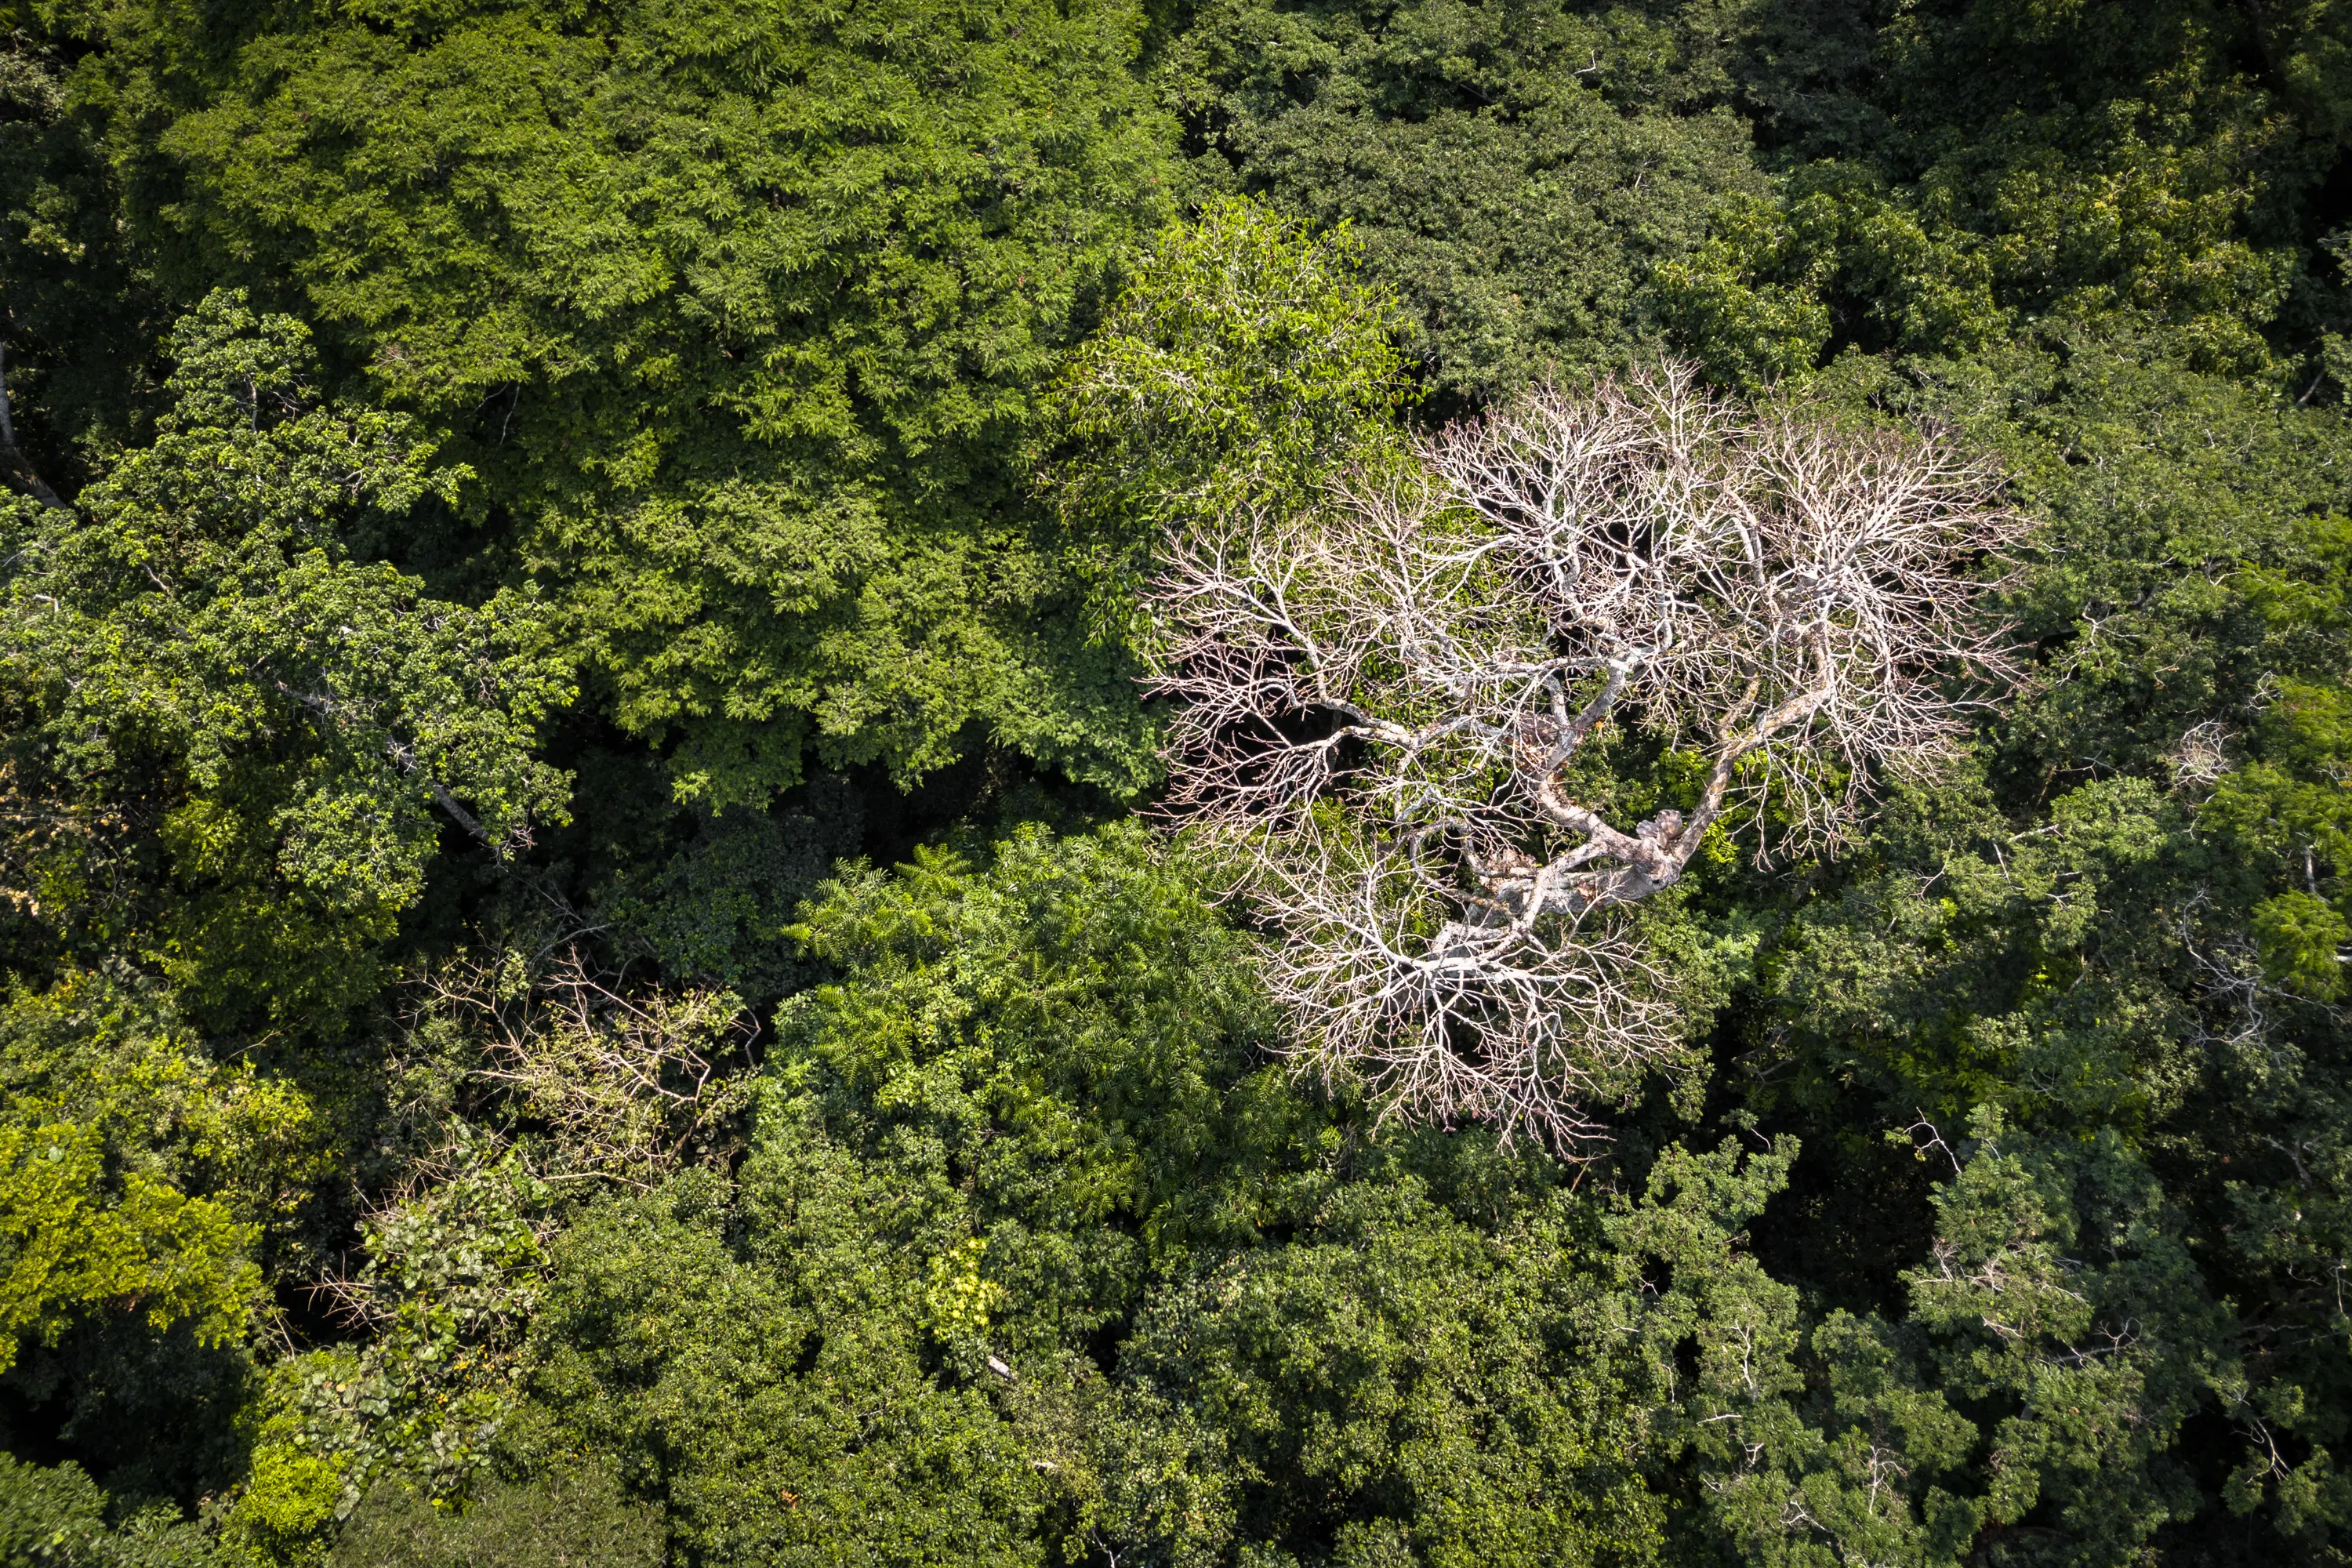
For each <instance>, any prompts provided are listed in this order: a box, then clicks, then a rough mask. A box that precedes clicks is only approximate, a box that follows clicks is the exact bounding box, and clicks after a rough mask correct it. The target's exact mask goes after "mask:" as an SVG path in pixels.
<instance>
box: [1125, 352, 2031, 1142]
mask: <svg viewBox="0 0 2352 1568" xmlns="http://www.w3.org/2000/svg"><path fill="white" fill-rule="evenodd" d="M1997 489H1998V487H1997V479H1996V476H1995V474H1994V473H1993V472H1992V470H1991V468H1990V467H1989V466H1988V465H1987V464H1985V463H1983V462H1981V461H1977V460H1972V459H1969V458H1965V457H1963V456H1961V455H1960V454H1959V453H1958V452H1956V451H1955V450H1954V449H1953V448H1951V447H1949V446H1948V445H1947V444H1946V443H1944V442H1943V441H1941V440H1938V439H1937V438H1934V437H1922V436H1918V435H1906V434H1900V433H1897V432H1894V431H1889V430H1855V429H1852V428H1846V427H1841V426H1837V425H1835V424H1833V423H1832V422H1830V421H1829V420H1827V419H1826V418H1823V417H1818V416H1812V415H1811V414H1809V413H1807V412H1805V411H1803V410H1801V409H1796V408H1791V407H1786V406H1781V407H1772V408H1766V409H1761V410H1758V409H1750V408H1747V407H1744V406H1742V405H1737V404H1733V403H1730V402H1727V401H1725V400H1722V399H1719V398H1717V397H1715V396H1712V395H1709V394H1707V393H1706V392H1705V391H1703V390H1702V389H1700V388H1699V387H1698V386H1697V385H1696V382H1695V380H1694V378H1693V376H1692V374H1691V373H1690V372H1689V371H1687V370H1686V369H1683V368H1680V367H1667V368H1665V369H1663V370H1660V371H1656V372H1653V373H1648V374H1638V375H1635V376H1633V377H1632V378H1631V379H1628V380H1625V381H1622V382H1621V381H1613V380H1612V381H1604V382H1602V383H1601V384H1599V385H1598V386H1595V387H1594V388H1592V389H1591V390H1590V391H1589V392H1586V393H1584V394H1581V395H1570V394H1568V393H1566V392H1563V391H1560V390H1558V389H1549V388H1548V389H1544V390H1539V391H1538V392H1536V393H1534V394H1532V395H1528V396H1527V397H1524V398H1522V399H1521V400H1519V401H1518V402H1517V403H1515V404H1513V405H1509V406H1507V407H1506V408H1504V409H1502V410H1500V411H1498V412H1496V413H1494V414H1492V415H1490V416H1487V417H1486V418H1484V419H1480V420H1476V421H1474V422H1470V423H1466V424H1460V425H1455V426H1450V427H1448V428H1446V429H1444V430H1443V431H1441V432H1439V433H1437V434H1436V435H1434V436H1433V437H1429V438H1428V439H1427V440H1426V441H1424V442H1423V443H1421V444H1420V445H1419V446H1418V447H1415V448H1414V449H1412V451H1411V452H1410V453H1409V454H1407V455H1406V456H1405V457H1404V458H1402V459H1401V460H1395V461H1389V462H1385V463H1382V464H1381V465H1378V466H1375V467H1370V468H1363V469H1360V470H1358V471H1356V472H1355V473H1353V474H1352V475H1351V476H1350V477H1349V478H1348V479H1346V480H1344V481H1343V482H1341V483H1340V484H1339V485H1338V486H1337V487H1335V489H1334V490H1333V491H1332V493H1331V494H1329V495H1328V497H1325V498H1323V500H1321V501H1320V503H1319V504H1318V505H1315V506H1313V507H1311V508H1307V509H1305V510H1292V511H1281V510H1273V509H1270V508H1260V509H1259V510H1254V511H1252V512H1250V513H1248V514H1246V515H1244V516H1241V517H1238V518H1234V519H1230V520H1227V524H1226V526H1224V527H1223V528H1222V529H1220V530H1217V531H1202V532H1196V533H1192V534H1190V535H1188V536H1185V537H1181V538H1179V539H1176V540H1174V541H1173V542H1171V545H1170V548H1169V552H1168V555H1167V558H1166V561H1165V563H1164V564H1163V568H1162V570H1161V571H1160V574H1159V575H1158V576H1157V578H1156V579H1155V581H1154V584H1153V585H1152V589H1151V595H1150V596H1151V602H1152V610H1153V613H1154V616H1155V617H1156V620H1157V623H1158V625H1159V626H1160V632H1161V642H1160V647H1159V648H1158V661H1157V674H1156V677H1155V679H1154V682H1153V689H1154V690H1155V691H1157V692H1158V693H1160V694H1161V695H1164V696H1168V697H1171V698H1174V699H1176V700H1177V707H1176V711H1175V717H1174V720H1173V725H1172V731H1171V745H1170V751H1169V760H1170V762H1171V797H1170V799H1171V807H1172V809H1173V810H1175V811H1176V812H1178V813H1180V814H1181V815H1182V816H1184V817H1185V818H1187V819H1188V820H1189V821H1190V822H1191V824H1192V826H1193V827H1194V829H1195V830H1196V831H1198V832H1200V833H1202V834H1204V835H1208V836H1211V837H1214V838H1216V839H1218V840H1220V841H1222V842H1223V844H1224V845H1226V846H1227V847H1229V848H1230V849H1231V850H1233V851H1234V853H1235V854H1236V855H1237V856H1238V858H1239V862H1240V864H1241V865H1242V866H1243V867H1244V871H1243V874H1242V877H1241V885H1242V887H1243V889H1244V890H1245V892H1246V893H1247V895H1248V896H1249V897H1250V898H1251V899H1252V900H1254V901H1255V903H1256V904H1257V905H1258V907H1259V908H1260V909H1261V910H1262V911H1263V912H1264V913H1265V915H1266V916H1268V917H1270V919H1271V920H1272V921H1273V922H1275V923H1276V925H1278V926H1279V927H1280V929H1281V930H1282V931H1284V933H1285V937H1286V940H1285V941H1284V942H1281V943H1280V944H1278V945H1277V948H1276V954H1275V957H1274V961H1273V969H1274V984H1275V986H1276V991H1277V993H1278V994H1280V996H1281V997H1282V998H1283V1000H1284V1001H1286V1003H1287V1004H1288V1005H1290V1007H1291V1009H1292V1010H1293V1012H1294V1014H1295V1016H1297V1020H1298V1022H1299V1025H1300V1026H1301V1040H1302V1045H1301V1047H1300V1049H1301V1051H1302V1053H1303V1058H1304V1059H1305V1061H1307V1063H1309V1064H1311V1065H1312V1066H1313V1067H1314V1068H1318V1069H1320V1070H1321V1071H1323V1072H1325V1073H1328V1074H1343V1073H1344V1074H1347V1075H1350V1076H1354V1077H1358V1078H1360V1079H1366V1080H1368V1081H1369V1082H1370V1083H1371V1084H1372V1085H1374V1086H1375V1087H1376V1088H1377V1089H1380V1090H1381V1091H1382V1093H1383V1094H1384V1096H1385V1099H1386V1103H1387V1105H1388V1107H1389V1109H1390V1110H1391V1112H1393V1113H1397V1114H1402V1115H1406V1116H1410V1117H1416V1118H1431V1119H1436V1120H1440V1121H1450V1120H1452V1119H1454V1118H1457V1117H1465V1116H1467V1117H1477V1118H1481V1119H1485V1120H1487V1121H1493V1122H1495V1123H1496V1124H1497V1125H1498V1126H1500V1127H1501V1128H1502V1129H1503V1130H1504V1131H1505V1132H1506V1134H1507V1135H1509V1134H1513V1133H1517V1132H1520V1131H1527V1132H1532V1133H1535V1134H1538V1135H1539V1136H1541V1137H1543V1138H1544V1139H1545V1140H1546V1141H1547V1142H1551V1143H1552V1144H1554V1145H1555V1146H1556V1147H1559V1148H1561V1149H1563V1150H1566V1149H1571V1148H1573V1147H1574V1146H1575V1145H1576V1144H1577V1143H1579V1142H1581V1141H1583V1140H1586V1139H1589V1138H1592V1137H1596V1136H1598V1135H1599V1133H1600V1129H1599V1128H1598V1127H1597V1126H1596V1125H1595V1124H1593V1123H1592V1122H1591V1121H1590V1120H1589V1119H1588V1118H1587V1115H1586V1113H1585V1112H1584V1111H1583V1110H1580V1109H1579V1107H1580V1106H1585V1105H1591V1104H1595V1103H1598V1102H1601V1101H1605V1100H1612V1099H1622V1098H1623V1097H1624V1096H1625V1095H1627V1094H1629V1093H1631V1092H1633V1089H1635V1088H1636V1087H1637V1086H1638V1084H1639V1081H1640V1079H1641V1077H1642V1075H1643V1072H1645V1071H1646V1070H1647V1069H1648V1067H1649V1066H1650V1065H1651V1064H1654V1063H1655V1062H1656V1061H1657V1060H1659V1059H1660V1058H1662V1057H1663V1056H1664V1055H1665V1054H1666V1053H1668V1052H1670V1051H1671V1050H1672V1049H1673V1048H1674V1047H1675V1039H1676V1037H1677V1034H1678V1029H1677V1025H1676V1020H1675V1015H1674V1009H1673V993H1674V985H1673V983H1672V982H1673V977H1672V976H1671V975H1669V974H1667V973H1663V972H1661V970H1660V968H1659V966H1658V965H1657V963H1655V962H1654V961H1653V960H1650V959H1647V958H1645V957H1644V956H1643V944H1642V943H1641V942H1639V941H1638V940H1637V937H1636V935H1635V933H1634V931H1633V930H1632V924H1631V921H1630V920H1628V919H1627V918H1626V911H1627V910H1628V909H1629V907H1630V906H1632V905H1634V904H1636V903H1638V902H1639V901H1640V900H1643V899H1646V898H1649V897H1651V896H1653V895H1654V894H1656V893H1658V892H1659V891H1661V890H1663V889H1666V888H1670V887H1672V886H1674V885H1675V882H1676V881H1678V880H1679V879H1681V877H1682V875H1683V872H1684V869H1685V867H1686V866H1687V865H1688V863H1689V861H1690V859H1691V857H1692V856H1693V855H1694V854H1695V853H1696V851H1697V849H1698V847H1699V845H1700V843H1701V841H1702V840H1703V839H1704V838H1705V837H1706V834H1707V832H1708V830H1709V829H1710V828H1711V827H1713V826H1715V825H1716V824H1717V822H1718V821H1724V822H1725V823H1726V826H1727V828H1728V827H1730V826H1733V825H1734V824H1735V823H1737V824H1738V825H1740V826H1744V827H1745V828H1746V830H1747V831H1748V833H1749V835H1750V837H1752V839H1753V841H1754V842H1753V845H1752V847H1753V849H1754V851H1755V852H1756V853H1757V854H1758V855H1759V856H1761V855H1764V854H1766V853H1769V852H1770V851H1772V850H1775V849H1790V848H1794V847H1814V848H1827V847H1834V846H1835V845H1836V844H1837V843H1839V842H1840V841H1841V839H1842V837H1843V834H1844V833H1845V832H1846V831H1847V829H1848V828H1849V827H1850V826H1851V825H1852V823H1853V821H1854V819H1855V817H1856V815H1857V813H1858V811H1859V810H1860V808H1861V806H1862V805H1864V801H1865V799H1866V797H1867V795H1868V792H1869V791H1870V789H1871V787H1872V784H1873V782H1874V775H1875V774H1876V773H1879V772H1883V771H1885V770H1890V769H1894V770H1901V769H1916V768H1922V767H1926V766H1928V765H1930V764H1932V763H1934V762H1935V761H1936V760H1937V759H1938V758H1939V757H1941V756H1942V755H1943V754H1945V753H1946V752H1948V751H1949V749H1950V748H1951V745H1952V743H1953V742H1954V740H1955V739H1956V737H1957V736H1958V734H1959V732H1960V729H1961V725H1960V722H1959V717H1960V712H1961V709H1962V705H1963V700H1962V699H1961V698H1960V697H1959V696H1958V695H1957V690H1958V689H1957V688H1956V686H1955V685H1954V680H1955V678H1956V676H1958V674H1959V673H1960V672H1962V671H1964V670H1968V669H1971V668H1972V669H1974V670H1975V671H1976V672H1977V673H1978V674H1979V675H1981V674H1984V673H1987V672H2000V671H2001V670H2003V669H2005V668H2006V666H2005V662H2004V660H2003V658H2002V657H2001V649H2000V631H1999V629H1998V628H1996V627H1993V626H1988V625H1987V624H1985V622H1984V620H1983V618H1982V616H1980V614H1979V600H1980V597H1981V595H1982V593H1983V584H1982V582H1981V578H1982V576H1983V569H1984V564H1985V561H1986V558H1987V557H1988V555H1989V554H1990V553H1991V552H1995V551H1997V550H1998V549H2000V547H2001V546H2002V545H2003V544H2005V543H2006V542H2009V541H2010V540H2011V539H2012V538H2013V537H2014V534H2015V532H2016V527H2017V525H2016V523H2015V521H2014V520H2013V519H2012V518H2011V515H2010V514H2009V513H2007V512H2005V511H2004V510H2001V509H2000V506H1999V505H1998V502H1997ZM1611 722H1619V723H1632V724H1637V725H1640V726H1642V727H1643V728H1645V729H1647V730H1648V731H1651V732H1653V733H1654V734H1656V735H1658V736H1659V737H1661V738H1663V739H1664V740H1665V741H1667V742H1669V743H1671V744H1673V745H1675V746H1676V747H1679V748H1682V749H1685V750H1686V751H1691V752H1697V753H1698V754H1699V755H1700V757H1701V759H1702V763H1703V769H1704V771H1703V773H1702V775H1701V778H1700V782H1699V784H1698V787H1697V788H1696V792H1695V795H1694V796H1693V797H1692V798H1691V799H1690V800H1689V802H1688V805H1686V806H1685V808H1684V809H1681V810H1662V811H1659V812H1657V813H1656V814H1655V815H1654V816H1651V817H1650V818H1649V819H1647V820H1645V821H1643V822H1640V823H1638V824H1635V825H1633V826H1619V825H1617V824H1615V823H1612V822H1611V821H1609V820H1607V818H1606V816H1604V814H1603V812H1602V810H1601V809H1600V808H1598V807H1597V806H1596V805H1593V804H1591V803H1590V802H1588V801H1587V800H1584V799H1581V798H1579V795H1578V792H1577V789H1576V787H1575V785H1574V783H1573V778H1574V773H1573V764H1574V763H1575V761H1576V759H1577V756H1578V753H1579V752H1580V749H1581V748H1582V747H1583V746H1584V744H1585V742H1587V741H1588V740H1589V739H1591V737H1592V736H1593V735H1594V734H1595V733H1597V732H1599V731H1601V728H1602V727H1603V726H1604V725H1606V724H1609V723H1611Z"/></svg>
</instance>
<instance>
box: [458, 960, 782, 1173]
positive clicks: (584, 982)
mask: <svg viewBox="0 0 2352 1568" xmlns="http://www.w3.org/2000/svg"><path fill="white" fill-rule="evenodd" d="M419 994H420V1000H421V1001H422V1002H423V1003H424V1004H425V1005H426V1006H428V1007H430V1008H433V1009H435V1010H437V1011H438V1012H439V1013H440V1014H441V1015H442V1016H445V1017H447V1018H448V1019H450V1020H452V1021H453V1022H455V1023H457V1025H458V1026H459V1027H460V1028H462V1029H464V1030H465V1031H466V1032H467V1035H468V1037H471V1038H472V1039H473V1040H474V1041H475V1042H476V1043H477V1047H478V1050H479V1052H480V1060H479V1063H478V1066H477V1067H476V1068H475V1069H474V1073H473V1076H474V1078H475V1079H476V1080H477V1081H478V1083H479V1084H481V1085H482V1086H484V1087H486V1088H488V1089H493V1090H495V1091H497V1092H499V1094H500V1095H502V1096H503V1097H504V1098H505V1100H506V1110H507V1113H508V1114H509V1115H520V1116H522V1117H524V1118H527V1119H529V1120H530V1121H536V1122H538V1123H540V1124H541V1125H542V1126H543V1127H544V1128H545V1129H546V1131H547V1134H548V1137H549V1140H550V1142H551V1150H550V1152H549V1157H548V1158H547V1159H546V1160H545V1161H543V1162H542V1164H543V1166H544V1168H543V1169H542V1170H541V1176H542V1177H543V1178H544V1179H545V1180H547V1181H550V1182H555V1183H562V1182H567V1181H591V1180H593V1181H607V1182H614V1183H617V1184H621V1185H624V1186H630V1187H637V1188H646V1187H650V1186H653V1185H654V1184H656V1183H658V1182H659V1181H660V1179H661V1178H662V1177H663V1176H665V1175H667V1174H668V1173H670V1172H672V1171H676V1170H678V1169H680V1168H682V1167H683V1166H686V1165H688V1164H692V1163H697V1162H698V1161H704V1160H710V1159H716V1160H719V1161H720V1162H721V1163H723V1162H724V1159H725V1157H726V1155H727V1154H728V1152H730V1142H729V1140H730V1136H731V1133H730V1127H731V1124H732V1122H733V1121H734V1120H735V1119H736V1118H737V1117H739V1116H740V1113H741V1112H742V1111H743V1110H744V1109H745V1108H746V1106H747V1105H748V1104H749V1102H750V1098H751V1077H750V1074H749V1073H748V1072H747V1071H745V1070H744V1069H745V1068H746V1067H747V1066H748V1065H749V1064H748V1062H747V1061H746V1059H745V1047H747V1046H748V1044H749V1037H750V1035H751V1026H750V1021H749V1020H748V1019H747V1018H746V1016H744V1014H743V1012H742V1008H741V1005H740V1003H738V1002H737V1001H736V999H735V998H734V997H732V996H730V995H728V994H724V993H716V992H708V991H688V992H682V993H670V992H664V991H661V990H659V989H652V988H648V989H646V990H643V991H636V992H624V991H622V990H620V989H618V988H616V986H615V985H614V984H612V983H610V982H609V981H608V980H607V978H606V977H604V976H603V975H601V974H599V973H597V972H596V971H594V970H593V969H592V968H591V967H590V966H589V964H588V963H587V961H586V960H585V959H584V958H583V956H582V955H581V953H580V951H579V950H578V949H577V948H566V949H564V950H562V952H558V953H556V954H554V955H553V957H552V960H551V963H549V964H548V966H547V968H546V970H545V972H544V973H540V974H537V975H535V976H533V977H531V979H530V983H529V984H514V983H513V981H512V977H510V976H508V975H505V974H503V973H501V970H500V966H499V963H498V962H497V961H496V960H494V959H474V958H467V957H462V956H461V957H459V958H457V959H456V960H453V961H451V962H449V963H446V964H443V965H441V966H440V967H438V968H436V969H433V970H431V971H428V972H427V973H425V975H424V976H423V977H422V978H421V980H420V982H419Z"/></svg>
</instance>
